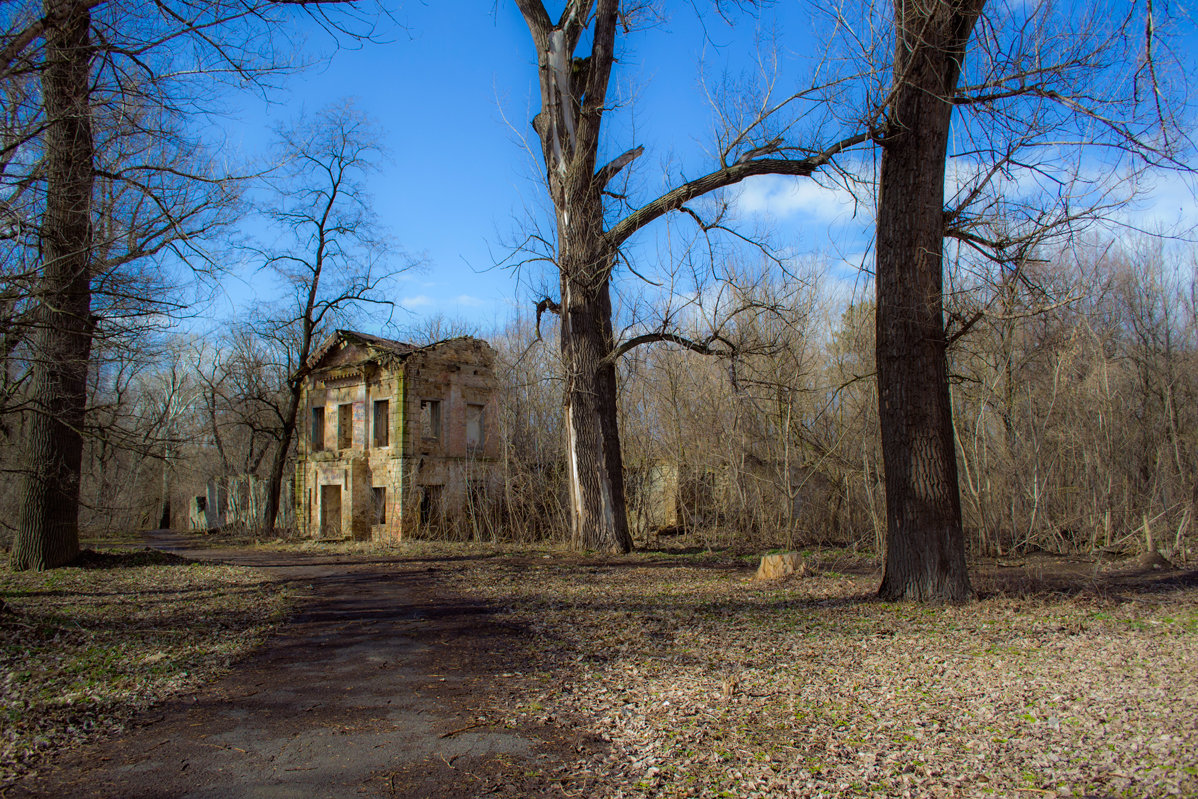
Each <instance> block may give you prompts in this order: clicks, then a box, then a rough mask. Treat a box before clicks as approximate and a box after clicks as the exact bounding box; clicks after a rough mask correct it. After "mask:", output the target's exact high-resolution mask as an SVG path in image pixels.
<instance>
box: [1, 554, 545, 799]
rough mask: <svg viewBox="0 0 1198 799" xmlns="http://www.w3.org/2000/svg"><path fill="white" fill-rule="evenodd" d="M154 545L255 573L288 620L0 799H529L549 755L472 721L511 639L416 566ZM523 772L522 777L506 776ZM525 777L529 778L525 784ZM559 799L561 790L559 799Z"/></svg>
mask: <svg viewBox="0 0 1198 799" xmlns="http://www.w3.org/2000/svg"><path fill="white" fill-rule="evenodd" d="M152 544H153V545H154V546H155V547H157V548H160V549H164V550H168V551H173V552H177V553H182V554H186V555H188V556H189V557H201V558H210V559H217V560H222V561H227V562H235V563H238V564H242V565H248V566H253V567H256V568H260V569H263V570H265V571H267V572H268V573H269V574H271V575H272V576H273V577H274V578H275V579H276V580H277V581H278V582H279V583H280V584H290V585H291V586H292V587H293V588H294V589H295V590H296V592H297V594H298V595H299V597H300V598H299V601H298V608H297V612H296V614H295V615H294V616H293V617H292V618H291V619H290V620H289V621H288V622H286V623H285V624H284V625H283V626H282V627H281V628H280V630H279V631H278V633H277V634H276V635H275V636H274V637H272V638H271V639H270V641H268V642H267V644H266V645H265V646H264V647H263V648H262V649H261V650H259V651H258V652H257V653H256V654H255V655H252V656H251V657H250V658H249V659H247V660H245V661H243V662H242V663H240V664H238V665H237V666H236V667H235V668H234V670H233V671H232V672H231V673H230V674H229V675H228V676H226V677H225V678H223V679H221V680H220V681H218V682H216V683H213V684H211V685H209V686H207V687H205V688H204V689H202V690H201V691H200V692H198V693H196V694H194V695H191V696H186V697H183V698H181V699H177V700H174V701H171V702H169V703H167V704H164V705H161V706H159V707H157V708H155V709H154V710H152V711H150V712H149V713H148V714H147V715H146V716H145V717H143V718H141V719H139V720H138V722H137V725H136V726H135V727H134V728H132V729H130V730H128V731H127V732H126V733H125V734H123V735H122V736H120V737H119V738H114V739H107V740H103V741H100V742H97V743H94V744H92V745H90V746H87V747H85V748H83V749H81V750H79V751H76V752H72V753H70V754H69V755H66V756H64V757H63V758H62V759H61V760H60V761H59V762H57V763H56V764H55V766H54V768H53V769H52V770H48V771H44V772H42V773H41V774H35V775H31V776H29V777H26V778H25V779H23V780H21V781H19V782H17V783H16V784H15V785H13V786H11V787H10V788H9V790H8V791H7V792H6V793H5V796H7V797H34V796H37V797H62V796H72V797H139V798H140V797H146V798H151V797H152V798H153V799H159V798H161V799H167V797H171V798H172V799H173V798H175V797H178V798H180V799H182V798H183V797H186V798H187V799H216V797H255V798H256V797H261V798H262V799H267V798H269V799H284V798H285V797H296V799H315V798H316V797H346V796H368V797H374V796H378V797H469V796H480V795H489V796H490V795H520V796H536V795H540V794H541V793H542V792H546V793H548V791H549V788H550V786H549V784H548V782H547V781H545V780H542V779H539V776H538V777H533V778H530V777H529V776H527V775H530V774H532V775H543V774H546V773H547V772H548V771H549V770H550V769H551V768H552V766H553V765H554V763H555V762H556V761H557V760H558V757H559V755H560V754H561V752H562V746H561V745H560V744H551V743H547V742H546V741H544V740H541V739H540V738H539V737H538V736H537V735H536V734H535V733H533V732H530V731H512V730H505V729H497V728H494V727H490V726H488V725H487V724H486V719H485V718H483V717H481V716H480V713H482V712H484V711H483V708H484V703H485V701H486V698H487V697H488V695H489V694H490V693H491V691H492V686H493V685H494V683H495V680H494V677H495V675H496V674H502V673H504V672H505V671H509V670H512V669H515V668H517V666H516V665H515V664H512V663H509V662H507V660H506V657H507V656H506V655H505V652H506V651H507V650H508V649H509V647H507V646H505V639H507V640H510V638H511V637H512V636H515V635H518V634H519V631H518V630H513V629H511V628H510V627H504V626H502V625H500V624H498V623H495V622H492V621H490V620H489V618H488V616H489V613H490V610H489V608H487V607H486V606H485V605H483V604H480V603H478V602H475V601H470V600H463V599H461V598H457V597H446V596H444V595H440V594H439V593H438V590H437V584H436V575H435V572H436V570H437V566H436V564H435V563H434V562H431V561H413V560H408V561H398V562H396V561H378V560H375V561H367V560H363V559H353V558H332V557H311V556H303V555H291V554H287V555H282V554H278V553H262V552H243V551H232V550H228V551H203V550H197V549H192V548H190V547H189V546H188V544H187V539H186V537H185V536H182V535H177V534H176V535H173V534H170V533H164V532H160V533H156V534H152ZM518 775H525V776H518ZM530 779H532V780H533V781H532V782H530V781H529V780H530ZM559 795H560V794H559Z"/></svg>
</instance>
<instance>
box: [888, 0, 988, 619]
mask: <svg viewBox="0 0 1198 799" xmlns="http://www.w3.org/2000/svg"><path fill="white" fill-rule="evenodd" d="M982 2H983V0H895V37H896V48H895V87H894V95H893V100H892V104H891V108H890V118H889V127H888V129H887V132H886V137H885V139H884V141H883V149H882V165H881V183H880V186H879V194H878V222H877V226H878V227H877V264H876V291H877V369H878V414H879V421H880V423H881V434H882V461H883V465H884V467H885V471H886V565H885V570H884V574H883V576H882V585H881V587H880V589H879V594H880V596H882V597H883V598H886V599H915V600H921V601H927V600H950V601H960V600H964V599H967V598H968V597H969V596H970V594H971V590H970V585H969V575H968V571H967V568H966V563H965V536H964V532H963V530H962V526H961V497H960V491H959V488H958V485H957V459H956V447H955V443H954V437H953V424H952V404H951V400H950V396H949V384H948V363H947V358H946V339H945V331H944V314H943V298H942V271H943V258H942V252H943V246H944V174H945V158H946V155H947V148H948V134H949V125H950V123H951V121H952V110H953V106H952V96H953V93H954V91H955V89H956V86H957V80H958V78H959V77H960V73H961V66H962V62H963V60H964V57H965V47H966V44H967V43H968V41H969V36H970V33H971V31H972V29H973V25H974V23H975V22H976V20H977V18H978V15H979V14H980V13H981V9H982Z"/></svg>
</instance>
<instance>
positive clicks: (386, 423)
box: [374, 400, 391, 447]
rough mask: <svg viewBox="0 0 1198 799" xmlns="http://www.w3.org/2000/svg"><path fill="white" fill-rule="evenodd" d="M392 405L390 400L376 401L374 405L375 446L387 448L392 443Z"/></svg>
mask: <svg viewBox="0 0 1198 799" xmlns="http://www.w3.org/2000/svg"><path fill="white" fill-rule="evenodd" d="M390 426H391V403H390V401H388V400H375V403H374V445H375V446H376V447H386V446H389V445H390V443H391V434H390V432H389V428H390Z"/></svg>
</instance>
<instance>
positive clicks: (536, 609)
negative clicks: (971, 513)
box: [452, 555, 1198, 797]
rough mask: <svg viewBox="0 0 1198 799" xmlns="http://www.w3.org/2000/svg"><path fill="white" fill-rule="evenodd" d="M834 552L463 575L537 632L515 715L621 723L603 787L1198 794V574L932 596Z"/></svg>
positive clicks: (513, 702) (1010, 584) (495, 565)
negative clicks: (932, 603) (887, 585)
mask: <svg viewBox="0 0 1198 799" xmlns="http://www.w3.org/2000/svg"><path fill="white" fill-rule="evenodd" d="M843 563H846V562H843V561H842V564H843ZM860 565H861V564H858V566H860ZM816 568H817V573H818V574H817V576H814V577H805V578H797V579H791V580H789V581H783V582H777V583H757V582H752V581H751V580H750V578H751V576H752V566H751V565H748V564H747V563H746V562H745V561H744V560H740V561H737V560H731V559H727V560H723V561H719V560H716V561H713V560H710V559H703V558H699V559H677V558H675V559H665V558H662V557H654V556H652V555H638V556H633V557H632V558H631V559H630V560H626V561H608V562H604V561H581V560H577V559H573V560H568V561H562V560H560V559H558V558H545V557H530V558H527V559H525V560H523V561H521V562H510V561H507V562H505V561H489V560H480V561H473V562H469V563H467V564H464V565H463V566H462V568H460V569H459V570H457V571H456V572H454V574H453V577H452V581H453V590H455V591H460V592H462V593H467V594H479V593H482V594H484V595H485V596H486V597H488V598H489V599H490V600H491V601H493V602H494V603H496V604H497V605H498V606H500V607H501V608H503V614H502V616H501V618H503V620H504V621H507V622H511V623H517V624H520V625H523V626H524V627H525V628H527V629H528V630H530V632H531V635H530V637H529V639H528V650H527V652H525V653H524V654H525V657H526V658H527V662H529V663H531V664H533V665H532V666H530V667H529V671H526V672H525V673H524V674H523V675H522V676H521V677H519V678H517V679H516V680H515V681H512V682H513V685H512V688H513V692H512V693H511V695H510V699H509V700H508V701H507V702H506V705H507V706H506V707H505V708H503V709H502V711H501V712H502V713H504V714H505V716H506V719H507V721H508V722H509V723H512V724H517V723H521V722H527V721H533V722H538V721H539V722H542V723H554V724H557V725H564V726H566V727H567V728H570V729H573V730H575V731H577V732H579V733H581V737H583V738H586V737H587V736H594V737H595V738H597V739H601V740H602V741H605V742H607V744H606V745H600V746H597V747H595V748H594V751H588V752H583V753H582V754H580V756H579V759H578V760H577V762H575V763H573V764H571V766H570V767H569V769H567V772H566V773H563V774H562V775H560V776H561V777H562V778H563V779H564V780H565V781H567V782H568V783H569V784H571V785H573V786H575V787H578V788H583V789H585V793H586V795H593V796H610V797H626V796H654V797H682V796H731V797H755V796H802V797H818V796H828V797H832V796H837V797H839V796H872V797H904V796H937V797H939V796H945V797H973V796H987V795H992V796H1025V797H1048V796H1099V797H1107V796H1143V797H1148V796H1153V797H1158V796H1198V707H1196V706H1198V702H1196V700H1198V672H1196V670H1195V664H1198V589H1196V588H1194V587H1192V585H1193V583H1192V582H1191V583H1190V586H1191V587H1186V586H1185V585H1182V586H1180V587H1179V586H1173V587H1171V588H1168V590H1155V591H1151V590H1142V591H1138V592H1135V593H1128V589H1127V588H1126V586H1124V587H1121V588H1119V589H1118V592H1117V591H1116V590H1115V589H1107V588H1104V587H1103V586H1104V585H1105V582H1104V579H1105V578H1104V577H1103V575H1098V574H1092V575H1091V577H1090V578H1089V579H1087V580H1084V581H1083V582H1085V583H1086V584H1087V585H1088V588H1087V589H1086V590H1084V591H1082V592H1074V593H1072V594H1069V593H1059V592H1057V591H1056V590H1055V589H1047V588H1045V587H1044V586H1045V585H1047V583H1045V582H1044V581H1043V580H1040V579H1038V578H1036V577H1035V576H1033V577H1032V579H1024V580H1023V581H1012V580H1011V579H1010V577H1009V576H1008V577H1006V578H1004V579H1001V580H1000V579H998V578H997V577H991V576H989V575H988V574H979V576H978V579H977V582H978V583H980V584H982V585H983V586H990V587H991V588H994V587H995V586H1003V587H1004V588H1005V590H1004V591H1001V592H995V591H991V594H990V596H989V598H986V599H983V600H982V601H979V602H976V603H971V604H968V605H964V606H960V607H953V606H941V607H926V606H919V605H912V604H892V603H883V602H879V601H876V600H874V599H873V598H872V592H873V590H874V588H875V587H876V581H877V578H876V576H874V575H873V574H872V573H871V571H870V570H869V569H860V568H856V569H854V568H852V567H851V566H849V567H848V568H847V570H846V566H845V565H840V567H839V569H838V568H837V564H832V565H831V566H829V564H828V563H826V562H825V563H823V564H818V565H817V567H816ZM1037 568H1039V567H1037ZM851 572H856V573H851ZM1026 576H1027V574H1026V573H1025V577H1026ZM1012 588H1014V590H1013V591H1012ZM505 682H507V681H505Z"/></svg>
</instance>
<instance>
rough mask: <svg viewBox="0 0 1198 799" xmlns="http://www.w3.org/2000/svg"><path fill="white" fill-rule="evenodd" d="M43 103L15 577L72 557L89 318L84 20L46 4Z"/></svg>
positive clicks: (77, 12)
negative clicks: (41, 193)
mask: <svg viewBox="0 0 1198 799" xmlns="http://www.w3.org/2000/svg"><path fill="white" fill-rule="evenodd" d="M45 16H46V19H47V20H50V24H49V25H48V27H47V30H46V34H45V35H46V44H45V65H44V69H43V72H42V96H43V103H44V105H45V112H46V133H45V159H44V164H45V171H46V208H45V215H44V217H43V219H42V231H41V242H42V274H41V280H40V283H39V286H38V291H39V293H40V296H39V297H38V298H37V299H38V302H39V305H38V309H37V311H36V316H35V320H34V326H35V329H34V332H33V337H32V338H33V364H32V367H31V375H30V387H29V398H30V404H31V406H32V407H31V410H30V411H29V412H28V413H27V414H26V420H25V424H24V431H25V439H24V441H23V442H22V446H21V450H20V464H21V467H22V469H23V470H24V475H23V478H22V484H21V494H20V507H19V509H18V516H17V533H16V537H15V539H14V541H13V550H12V556H11V558H12V566H13V568H14V569H48V568H53V567H55V566H60V565H62V564H64V563H68V562H70V561H71V560H72V559H74V558H75V556H76V555H78V554H79V478H80V472H81V467H82V462H83V434H82V431H83V417H84V409H85V406H86V399H87V397H86V395H87V367H88V359H89V358H90V356H91V343H92V335H93V333H94V330H95V322H94V320H93V319H92V316H91V273H90V265H91V245H92V231H91V204H92V183H93V163H92V161H93V157H94V143H93V139H92V127H91V109H90V106H89V99H90V98H89V80H90V73H91V48H90V44H89V28H90V26H91V16H90V14H89V13H88V9H87V5H86V4H84V3H81V2H75V1H74V0H46V3H45Z"/></svg>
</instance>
